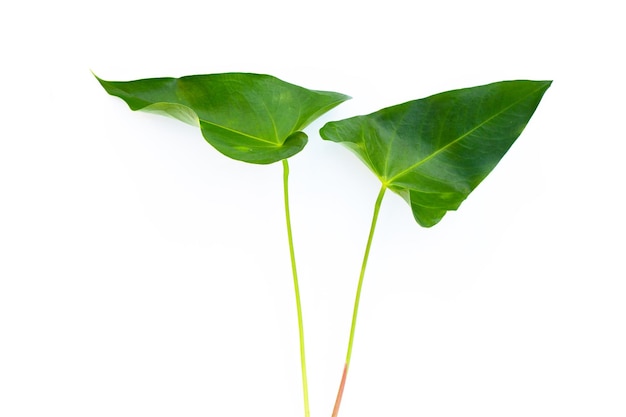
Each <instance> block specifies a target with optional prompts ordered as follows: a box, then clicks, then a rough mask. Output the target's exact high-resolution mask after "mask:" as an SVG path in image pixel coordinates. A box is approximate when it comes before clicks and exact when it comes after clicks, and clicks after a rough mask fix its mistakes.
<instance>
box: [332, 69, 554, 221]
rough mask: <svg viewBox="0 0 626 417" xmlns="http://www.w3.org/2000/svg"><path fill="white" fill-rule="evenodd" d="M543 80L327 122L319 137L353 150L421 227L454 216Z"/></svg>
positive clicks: (521, 123)
mask: <svg viewBox="0 0 626 417" xmlns="http://www.w3.org/2000/svg"><path fill="white" fill-rule="evenodd" d="M550 84H551V81H527V80H518V81H502V82H498V83H493V84H488V85H484V86H479V87H473V88H465V89H460V90H453V91H448V92H444V93H440V94H436V95H434V96H430V97H427V98H424V99H420V100H414V101H409V102H407V103H403V104H399V105H397V106H392V107H388V108H385V109H382V110H379V111H377V112H375V113H372V114H369V115H366V116H357V117H352V118H349V119H344V120H340V121H337V122H329V123H327V124H326V125H325V126H324V127H322V129H321V130H320V134H321V136H322V138H324V139H326V140H330V141H334V142H340V143H343V144H344V145H346V146H347V147H348V148H350V149H351V150H352V151H354V152H355V153H356V154H357V156H358V157H359V158H360V159H361V160H362V161H363V162H364V163H365V164H366V165H367V166H368V167H369V168H370V169H371V170H372V171H373V172H374V174H376V176H377V177H378V178H379V179H380V181H381V182H382V183H383V184H384V185H385V186H386V187H388V188H390V189H391V190H393V191H394V192H396V193H397V194H399V195H401V196H402V197H403V198H404V199H405V200H406V201H407V202H408V203H409V204H410V206H411V209H412V211H413V216H414V217H415V220H416V221H417V222H418V223H419V224H420V225H422V226H424V227H431V226H434V225H435V224H437V223H438V222H439V221H440V220H441V218H442V217H443V216H444V215H445V213H446V212H447V211H449V210H456V209H457V208H458V207H459V205H460V204H461V203H462V202H463V200H465V199H466V198H467V196H468V195H469V194H470V193H471V192H472V191H473V190H474V189H475V188H476V186H478V184H480V182H481V181H482V180H483V179H484V178H485V177H486V176H487V175H488V174H489V173H490V172H491V170H492V169H493V168H494V167H495V166H496V164H497V163H498V162H499V161H500V159H502V157H503V156H504V154H505V153H506V152H507V151H508V149H509V148H510V147H511V145H512V144H513V143H514V142H515V140H516V139H517V138H518V137H519V135H520V134H521V133H522V131H523V130H524V128H525V126H526V124H527V123H528V121H529V120H530V118H531V116H532V115H533V113H534V111H535V109H536V108H537V106H538V105H539V102H540V101H541V98H542V97H543V94H544V93H545V92H546V90H547V89H548V88H549V87H550Z"/></svg>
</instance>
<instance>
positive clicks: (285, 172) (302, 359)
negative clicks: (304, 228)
mask: <svg viewBox="0 0 626 417" xmlns="http://www.w3.org/2000/svg"><path fill="white" fill-rule="evenodd" d="M282 162H283V191H284V196H285V219H286V221H287V238H288V240H289V257H290V259H291V272H292V275H293V286H294V290H295V293H296V309H297V312H298V333H299V336H300V366H301V368H302V391H303V396H304V416H305V417H309V416H310V409H309V388H308V382H307V376H306V358H305V354H304V325H303V322H302V305H301V303H300V288H299V285H298V272H297V270H296V255H295V252H294V249H293V235H292V232H291V215H290V214H289V181H288V180H289V164H288V163H287V160H286V159H283V160H282Z"/></svg>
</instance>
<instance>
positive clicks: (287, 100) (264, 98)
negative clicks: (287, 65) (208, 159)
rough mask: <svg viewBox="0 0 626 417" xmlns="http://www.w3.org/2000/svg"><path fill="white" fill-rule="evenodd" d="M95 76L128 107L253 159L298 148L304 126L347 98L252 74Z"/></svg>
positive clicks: (232, 154) (227, 151) (280, 156)
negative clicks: (122, 78) (198, 131)
mask: <svg viewBox="0 0 626 417" xmlns="http://www.w3.org/2000/svg"><path fill="white" fill-rule="evenodd" d="M96 78H97V77H96ZM98 81H99V82H100V84H101V85H102V87H104V89H105V90H106V91H107V92H108V93H109V94H111V95H114V96H117V97H120V98H121V99H123V100H124V101H125V102H126V103H127V104H128V106H129V107H130V108H131V109H132V110H143V111H148V112H153V113H159V114H164V115H168V116H171V117H174V118H176V119H179V120H182V121H183V122H185V123H189V124H192V125H195V126H199V127H200V129H201V131H202V135H203V136H204V138H205V139H206V140H207V142H209V143H210V144H211V145H213V146H214V147H215V148H216V149H217V150H218V151H220V152H222V153H223V154H224V155H226V156H229V157H231V158H233V159H237V160H241V161H245V162H250V163H257V164H269V163H273V162H276V161H280V160H282V159H285V158H289V157H291V156H293V155H295V154H296V153H298V152H300V151H301V150H302V149H303V148H304V146H305V145H306V143H307V140H308V139H307V136H306V134H305V133H304V132H302V129H304V128H305V127H306V126H307V125H308V124H310V123H311V122H312V121H313V120H315V119H316V118H318V117H319V116H321V115H322V114H324V113H325V112H327V111H328V110H330V109H332V108H333V107H335V106H337V105H338V104H340V103H342V102H343V101H345V100H347V99H348V98H349V97H348V96H345V95H343V94H339V93H334V92H329V91H316V90H308V89H305V88H302V87H299V86H296V85H293V84H289V83H286V82H284V81H282V80H279V79H278V78H275V77H273V76H270V75H262V74H250V73H225V74H208V75H191V76H187V77H181V78H149V79H142V80H135V81H105V80H102V79H100V78H98Z"/></svg>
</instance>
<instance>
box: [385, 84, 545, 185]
mask: <svg viewBox="0 0 626 417" xmlns="http://www.w3.org/2000/svg"><path fill="white" fill-rule="evenodd" d="M543 88H544V86H543V85H542V86H541V87H539V88H537V89H535V90H533V91H532V92H530V93H528V94H527V95H525V96H524V97H522V98H520V99H519V100H517V101H515V102H513V103H512V104H510V105H509V106H507V107H505V108H504V109H502V110H500V111H499V112H497V113H496V114H494V115H492V116H490V117H489V118H487V119H486V120H485V121H484V122H482V123H480V124H479V125H477V126H476V127H474V128H472V129H471V130H469V131H467V132H465V133H464V134H462V135H461V136H459V137H458V138H456V139H454V140H453V141H451V142H449V143H448V144H447V145H445V146H444V147H442V148H440V149H437V150H436V151H435V152H433V153H432V154H430V155H428V156H427V157H426V158H424V159H421V160H419V161H417V162H416V163H415V164H413V165H411V166H410V167H408V168H406V169H404V170H403V171H401V172H399V173H398V174H396V175H394V176H393V177H392V178H390V179H389V180H384V179H383V178H380V180H381V181H382V182H383V184H387V185H391V184H392V183H393V182H394V181H395V180H397V179H398V178H399V177H401V176H403V175H405V174H407V173H408V172H410V171H412V170H414V169H415V168H417V167H419V166H420V165H422V164H424V163H426V162H428V161H430V160H431V159H433V158H434V157H436V156H437V155H439V154H440V153H442V152H444V151H445V150H446V149H448V148H449V147H451V146H453V145H455V144H456V143H458V142H459V141H461V140H463V139H464V138H465V137H467V136H468V135H471V134H472V133H473V132H475V131H476V130H478V129H480V128H481V127H483V126H484V125H485V124H487V123H489V122H490V121H491V120H493V119H495V118H496V117H498V116H500V115H502V114H503V113H505V112H507V111H508V110H509V109H511V108H512V107H514V106H516V105H518V104H519V103H521V102H522V101H524V100H526V99H527V98H528V97H530V96H532V95H534V94H535V93H537V92H538V91H540V90H541V89H543Z"/></svg>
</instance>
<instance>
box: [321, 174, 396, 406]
mask: <svg viewBox="0 0 626 417" xmlns="http://www.w3.org/2000/svg"><path fill="white" fill-rule="evenodd" d="M386 190H387V186H386V185H385V184H383V186H382V187H381V188H380V191H379V192H378V197H377V198H376V204H375V205H374V215H373V216H372V225H371V226H370V233H369V236H368V238H367V245H366V246H365V254H364V255H363V263H362V264H361V274H360V275H359V284H358V285H357V289H356V297H355V300H354V310H353V312H352V325H351V326H350V339H349V340H348V353H347V354H346V363H345V366H344V368H343V374H342V376H341V383H340V384H339V392H338V393H337V399H336V400H335V407H334V408H333V414H332V417H337V415H338V414H339V406H340V405H341V398H342V397H343V390H344V387H345V385H346V378H347V377H348V369H349V368H350V358H351V357H352V345H353V344H354V333H355V331H356V319H357V316H358V314H359V302H360V300H361V289H362V288H363V277H364V276H365V268H366V267H367V260H368V258H369V255H370V248H371V246H372V240H373V238H374V231H375V230H376V222H377V221H378V213H379V212H380V205H381V203H382V201H383V197H384V196H385V191H386Z"/></svg>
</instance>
